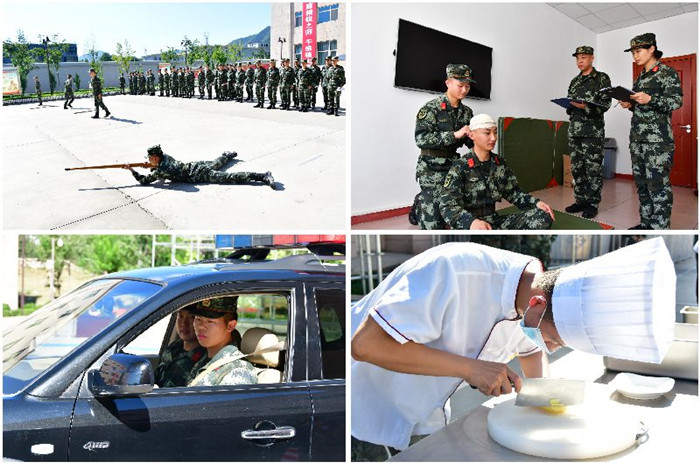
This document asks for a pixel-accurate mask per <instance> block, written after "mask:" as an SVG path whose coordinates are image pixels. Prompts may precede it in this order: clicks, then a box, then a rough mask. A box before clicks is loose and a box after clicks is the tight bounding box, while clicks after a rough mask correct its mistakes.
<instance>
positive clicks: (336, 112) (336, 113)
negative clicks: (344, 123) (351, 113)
mask: <svg viewBox="0 0 700 465" xmlns="http://www.w3.org/2000/svg"><path fill="white" fill-rule="evenodd" d="M334 113H335V116H340V115H339V114H338V107H336V108H335V111H334Z"/></svg>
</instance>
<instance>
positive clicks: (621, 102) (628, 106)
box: [617, 100, 632, 109]
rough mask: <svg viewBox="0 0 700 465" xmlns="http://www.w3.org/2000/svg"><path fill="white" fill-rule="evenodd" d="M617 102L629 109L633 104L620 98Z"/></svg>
mask: <svg viewBox="0 0 700 465" xmlns="http://www.w3.org/2000/svg"><path fill="white" fill-rule="evenodd" d="M617 103H619V104H620V106H621V107H622V108H627V109H629V108H630V107H631V106H632V104H631V103H629V102H623V101H622V100H618V102H617Z"/></svg>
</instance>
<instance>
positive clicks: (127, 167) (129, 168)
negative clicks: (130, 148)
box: [122, 163, 134, 171]
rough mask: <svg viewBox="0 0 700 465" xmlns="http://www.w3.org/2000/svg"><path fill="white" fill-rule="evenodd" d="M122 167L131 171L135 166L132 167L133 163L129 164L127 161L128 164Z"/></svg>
mask: <svg viewBox="0 0 700 465" xmlns="http://www.w3.org/2000/svg"><path fill="white" fill-rule="evenodd" d="M122 169H125V170H129V171H134V169H133V168H132V167H131V165H130V164H128V163H127V164H126V165H124V166H122Z"/></svg>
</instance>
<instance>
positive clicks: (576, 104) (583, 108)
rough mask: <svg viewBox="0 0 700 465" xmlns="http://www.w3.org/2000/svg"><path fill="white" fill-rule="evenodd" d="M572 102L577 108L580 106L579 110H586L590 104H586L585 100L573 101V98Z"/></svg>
mask: <svg viewBox="0 0 700 465" xmlns="http://www.w3.org/2000/svg"><path fill="white" fill-rule="evenodd" d="M571 104H572V105H573V106H575V107H576V108H578V109H579V110H585V109H586V107H587V106H588V105H586V104H585V103H583V102H575V101H573V100H572V101H571Z"/></svg>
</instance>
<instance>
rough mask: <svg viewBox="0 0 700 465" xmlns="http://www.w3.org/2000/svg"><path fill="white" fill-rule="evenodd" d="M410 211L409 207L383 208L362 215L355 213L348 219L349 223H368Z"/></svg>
mask: <svg viewBox="0 0 700 465" xmlns="http://www.w3.org/2000/svg"><path fill="white" fill-rule="evenodd" d="M410 212H411V207H401V208H394V209H392V210H384V211H380V212H373V213H366V214H364V215H355V216H353V217H352V218H351V219H350V224H351V225H353V224H360V223H369V222H370V221H381V220H386V219H387V218H394V217H395V216H401V215H408V214H409V213H410Z"/></svg>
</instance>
